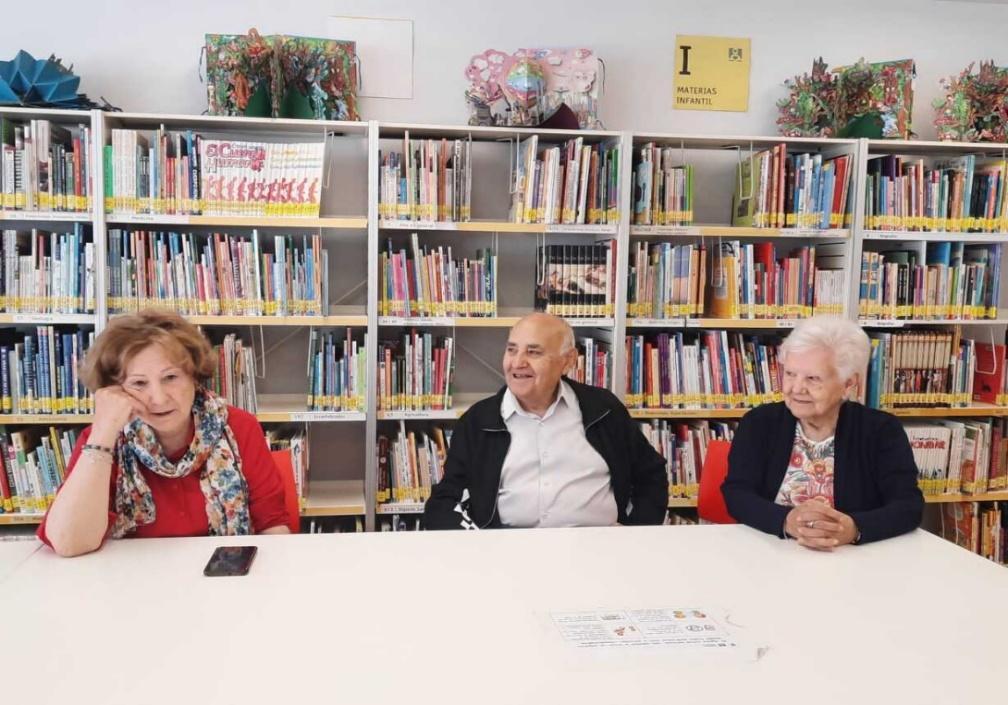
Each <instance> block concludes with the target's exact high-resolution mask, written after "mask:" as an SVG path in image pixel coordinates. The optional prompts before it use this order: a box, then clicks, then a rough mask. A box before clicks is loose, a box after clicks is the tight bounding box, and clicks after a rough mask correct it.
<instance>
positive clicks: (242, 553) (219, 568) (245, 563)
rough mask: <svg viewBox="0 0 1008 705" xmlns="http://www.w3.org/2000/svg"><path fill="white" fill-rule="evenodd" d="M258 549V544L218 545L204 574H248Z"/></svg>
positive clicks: (213, 575) (215, 576)
mask: <svg viewBox="0 0 1008 705" xmlns="http://www.w3.org/2000/svg"><path fill="white" fill-rule="evenodd" d="M258 550H259V548H258V547H257V546H218V547H217V548H216V549H215V550H214V552H213V555H212V556H210V560H209V561H207V564H206V567H205V568H204V569H203V575H206V576H208V577H211V578H218V577H224V576H232V575H248V572H249V568H251V567H252V561H253V560H254V559H255V557H256V552H257V551H258Z"/></svg>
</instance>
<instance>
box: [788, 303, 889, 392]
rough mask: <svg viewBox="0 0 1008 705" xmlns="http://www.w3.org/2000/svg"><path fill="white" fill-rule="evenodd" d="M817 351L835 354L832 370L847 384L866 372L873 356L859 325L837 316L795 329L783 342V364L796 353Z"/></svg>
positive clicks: (808, 321)
mask: <svg viewBox="0 0 1008 705" xmlns="http://www.w3.org/2000/svg"><path fill="white" fill-rule="evenodd" d="M817 348H818V349H822V350H831V351H832V352H833V366H834V368H835V369H836V372H837V374H838V375H839V376H840V378H841V379H845V380H846V379H849V378H850V377H851V376H852V375H854V374H855V373H858V372H861V371H863V370H864V369H865V367H867V365H868V357H869V355H870V354H871V342H870V341H869V340H868V336H867V335H866V334H865V332H864V331H863V330H861V327H860V326H859V325H858V324H856V323H854V322H853V321H850V320H848V319H846V318H837V317H836V316H813V317H812V318H807V319H805V320H804V321H802V322H800V323H799V324H798V325H796V326H795V328H794V330H793V331H791V335H789V336H788V337H787V338H785V339H784V342H783V343H782V344H781V347H780V360H781V363H782V364H783V363H784V361H785V360H787V356H788V355H790V354H791V353H793V352H799V351H805V350H814V349H817Z"/></svg>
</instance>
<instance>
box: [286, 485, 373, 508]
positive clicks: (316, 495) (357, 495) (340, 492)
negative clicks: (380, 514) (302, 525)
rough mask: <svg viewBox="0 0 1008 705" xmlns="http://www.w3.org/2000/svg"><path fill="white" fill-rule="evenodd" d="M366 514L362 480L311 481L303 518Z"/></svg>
mask: <svg viewBox="0 0 1008 705" xmlns="http://www.w3.org/2000/svg"><path fill="white" fill-rule="evenodd" d="M366 513H367V505H366V503H365V501H364V482H363V480H329V481H322V480H312V481H311V482H309V483H308V501H307V502H306V504H305V506H304V508H303V509H302V510H301V516H303V517H337V516H362V515H364V514H366Z"/></svg>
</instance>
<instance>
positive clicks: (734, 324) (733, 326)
mask: <svg viewBox="0 0 1008 705" xmlns="http://www.w3.org/2000/svg"><path fill="white" fill-rule="evenodd" d="M800 322H801V319H800V318H687V319H686V320H685V327H686V328H713V329H721V328H725V329H728V330H775V329H778V328H786V329H791V328H794V327H795V326H796V325H798V323H800Z"/></svg>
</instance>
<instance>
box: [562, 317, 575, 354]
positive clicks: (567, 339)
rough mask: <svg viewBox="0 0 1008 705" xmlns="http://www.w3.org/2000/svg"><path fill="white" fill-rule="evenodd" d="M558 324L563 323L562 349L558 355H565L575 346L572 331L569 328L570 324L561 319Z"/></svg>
mask: <svg viewBox="0 0 1008 705" xmlns="http://www.w3.org/2000/svg"><path fill="white" fill-rule="evenodd" d="M560 322H561V323H563V340H562V347H561V348H560V354H561V355H566V354H567V353H569V352H570V351H571V350H573V349H574V348H575V346H576V344H575V341H574V329H573V328H571V324H570V323H568V322H567V321H565V320H564V319H562V318H561V319H560Z"/></svg>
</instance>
